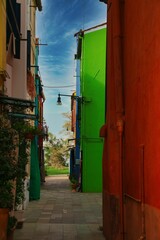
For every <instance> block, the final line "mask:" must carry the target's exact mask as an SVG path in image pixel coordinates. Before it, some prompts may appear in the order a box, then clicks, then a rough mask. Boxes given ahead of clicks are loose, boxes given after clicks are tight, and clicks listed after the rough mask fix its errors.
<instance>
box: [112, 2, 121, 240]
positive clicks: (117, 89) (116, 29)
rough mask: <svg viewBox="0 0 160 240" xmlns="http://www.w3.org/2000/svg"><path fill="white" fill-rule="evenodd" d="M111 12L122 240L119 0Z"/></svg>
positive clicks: (114, 3)
mask: <svg viewBox="0 0 160 240" xmlns="http://www.w3.org/2000/svg"><path fill="white" fill-rule="evenodd" d="M112 4H113V5H112V11H113V15H112V16H113V19H112V21H113V57H114V68H115V70H114V79H115V102H116V126H117V132H118V135H119V176H120V179H119V182H120V230H121V238H120V239H121V240H124V197H123V195H124V190H123V132H124V106H123V79H122V67H123V58H122V29H121V27H122V26H121V13H120V12H121V7H122V6H121V4H122V1H121V0H115V1H114V2H112Z"/></svg>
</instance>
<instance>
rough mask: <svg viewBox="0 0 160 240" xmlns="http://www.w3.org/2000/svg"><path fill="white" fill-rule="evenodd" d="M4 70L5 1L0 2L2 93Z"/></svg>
mask: <svg viewBox="0 0 160 240" xmlns="http://www.w3.org/2000/svg"><path fill="white" fill-rule="evenodd" d="M4 70H6V0H0V91H3V82H4V74H3V73H4Z"/></svg>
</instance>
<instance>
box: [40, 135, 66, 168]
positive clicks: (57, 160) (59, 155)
mask: <svg viewBox="0 0 160 240" xmlns="http://www.w3.org/2000/svg"><path fill="white" fill-rule="evenodd" d="M44 149H45V165H46V166H52V167H55V168H63V167H64V166H66V164H67V160H68V158H69V151H68V141H67V140H64V139H62V138H60V139H58V138H56V136H55V135H53V134H52V133H49V136H48V142H46V143H45V148H44Z"/></svg>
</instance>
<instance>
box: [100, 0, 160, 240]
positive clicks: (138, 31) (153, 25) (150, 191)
mask: <svg viewBox="0 0 160 240" xmlns="http://www.w3.org/2000/svg"><path fill="white" fill-rule="evenodd" d="M159 9H160V1H158V0H154V1H152V2H150V1H146V0H138V2H137V1H131V0H126V1H125V2H122V1H119V0H114V1H111V0H109V1H108V13H107V16H108V23H107V26H108V34H107V36H108V47H107V123H106V126H104V127H103V129H105V131H102V130H103V129H102V130H101V131H102V132H103V136H104V137H105V145H104V155H103V168H104V169H103V186H104V189H103V216H104V234H105V236H106V239H111V240H112V239H114V240H120V239H125V240H137V239H147V240H153V239H159V237H160V190H159V185H160V174H159V173H160V123H159V119H160V96H159V95H160V94H159V93H160V67H159V63H160V44H159V42H160V31H159V23H160V14H159ZM119 120H120V121H121V122H122V126H121V127H122V133H123V137H122V138H121V136H120V131H119V129H118V127H117V124H118V121H119ZM123 124H124V125H123ZM123 126H124V128H123ZM121 144H122V145H121ZM121 154H122V155H121ZM144 237H146V238H144Z"/></svg>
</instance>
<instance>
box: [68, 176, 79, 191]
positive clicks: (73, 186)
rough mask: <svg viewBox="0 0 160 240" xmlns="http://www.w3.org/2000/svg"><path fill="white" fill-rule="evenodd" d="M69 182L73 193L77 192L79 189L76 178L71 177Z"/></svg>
mask: <svg viewBox="0 0 160 240" xmlns="http://www.w3.org/2000/svg"><path fill="white" fill-rule="evenodd" d="M69 180H70V182H71V187H72V192H76V189H77V187H78V180H77V179H76V177H75V176H73V175H72V176H69Z"/></svg>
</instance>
